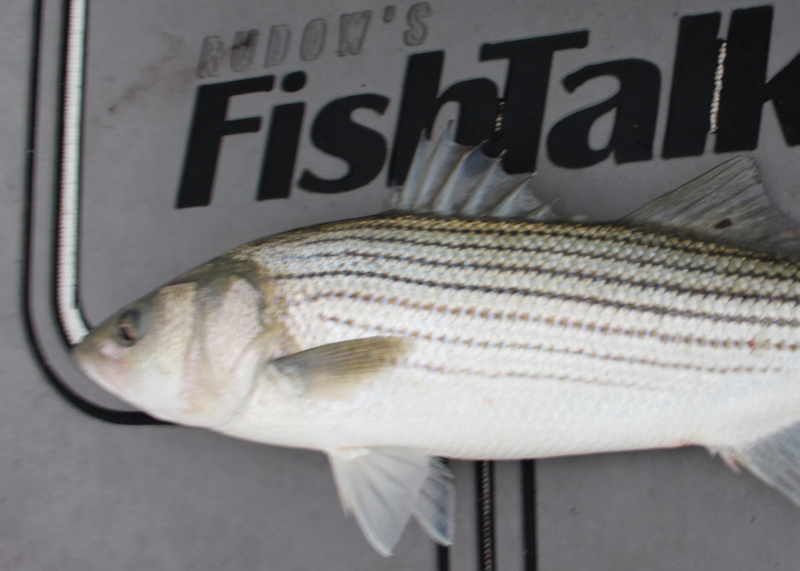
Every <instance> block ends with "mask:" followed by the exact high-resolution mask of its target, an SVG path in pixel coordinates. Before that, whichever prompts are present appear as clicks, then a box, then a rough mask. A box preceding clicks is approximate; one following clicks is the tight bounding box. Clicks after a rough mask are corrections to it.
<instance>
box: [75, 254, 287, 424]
mask: <svg viewBox="0 0 800 571" xmlns="http://www.w3.org/2000/svg"><path fill="white" fill-rule="evenodd" d="M243 266H244V267H243ZM258 283H259V282H258V279H257V276H254V275H253V274H252V271H251V268H250V267H248V266H247V265H243V264H241V263H238V262H231V261H229V260H227V259H225V258H220V259H218V260H215V261H213V262H211V263H209V264H206V265H205V266H202V267H200V268H198V269H196V270H192V271H191V272H188V273H187V274H184V275H183V276H181V277H180V278H178V279H177V280H175V281H173V282H172V283H170V284H168V285H166V286H164V287H162V288H160V289H158V290H156V291H155V292H153V293H152V294H149V295H147V296H145V297H143V298H142V299H140V300H138V301H136V302H134V303H132V304H130V305H129V306H127V307H125V308H123V309H122V310H120V311H119V312H118V313H117V314H116V315H114V316H113V317H111V318H110V319H108V320H107V321H106V322H104V323H103V324H101V325H100V326H98V327H97V328H95V329H94V330H92V332H91V333H89V335H87V337H86V338H85V339H84V340H83V341H82V342H81V343H80V344H78V345H77V346H76V347H75V348H74V354H75V357H76V360H77V362H78V364H79V366H80V367H81V369H83V371H84V372H85V373H86V374H87V375H88V376H89V377H90V378H92V379H93V380H94V381H96V382H97V383H98V384H100V385H101V386H103V387H104V388H106V389H107V390H109V391H110V392H111V393H113V394H114V395H116V396H118V397H119V398H121V399H123V400H125V401H126V402H129V403H130V404H132V405H134V406H135V407H137V408H140V409H142V410H145V411H147V412H149V413H151V414H153V415H154V416H156V417H158V418H161V419H163V420H169V421H172V422H178V423H180V424H187V425H192V426H203V427H209V428H213V427H215V426H219V425H221V424H224V423H225V422H227V421H228V420H229V419H230V418H231V416H232V415H233V414H235V412H236V411H237V410H238V408H239V407H240V406H242V403H243V402H244V400H245V399H246V398H247V396H248V395H249V394H250V391H251V389H252V386H253V383H254V381H255V378H256V376H257V375H258V373H259V371H260V370H261V367H262V366H263V363H264V361H265V358H266V357H265V356H267V355H270V354H271V347H272V345H273V340H274V339H275V338H276V335H275V334H274V331H273V329H271V328H270V326H269V323H268V322H267V323H265V318H264V300H263V299H264V298H263V293H262V291H261V289H260V287H259V286H258Z"/></svg>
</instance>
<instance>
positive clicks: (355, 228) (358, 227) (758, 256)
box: [256, 216, 794, 265]
mask: <svg viewBox="0 0 800 571" xmlns="http://www.w3.org/2000/svg"><path fill="white" fill-rule="evenodd" d="M398 221H402V222H405V223H400V224H398V223H397V222H398ZM315 230H316V231H315V232H314V233H311V232H308V231H306V230H305V229H304V230H301V231H297V232H296V235H295V234H294V233H287V234H283V235H280V237H279V239H278V240H276V242H277V243H280V244H290V243H298V242H309V243H317V242H318V241H319V240H318V239H320V238H321V239H323V240H324V239H325V238H324V236H326V235H327V234H330V233H340V232H352V234H349V235H348V236H346V237H344V239H347V238H360V237H363V236H360V234H359V232H362V231H365V230H367V231H382V230H396V231H399V232H403V233H406V234H410V235H412V238H411V239H408V240H404V241H405V242H406V243H410V244H423V243H425V244H428V243H430V242H429V241H427V240H422V241H420V238H422V236H420V238H415V237H413V235H414V234H425V233H427V234H444V235H453V234H461V235H474V236H482V237H487V236H489V237H497V238H508V237H511V236H520V237H528V236H529V237H533V236H537V237H543V238H570V239H578V240H586V241H608V242H612V243H616V244H628V245H636V246H641V247H652V248H657V249H665V250H670V251H680V252H688V253H701V254H709V255H715V256H733V257H736V258H741V259H746V260H754V261H758V262H761V261H777V262H783V263H790V264H791V263H792V262H791V260H789V259H787V258H786V257H785V256H784V255H783V254H780V253H773V252H768V251H758V250H751V249H748V248H743V247H738V246H735V245H731V244H725V243H721V242H714V241H704V240H701V239H693V238H691V237H689V236H682V235H678V234H675V233H671V232H670V231H669V230H665V231H664V232H657V231H651V230H647V229H638V228H628V227H626V226H614V225H613V224H603V223H598V224H581V223H570V222H525V221H502V222H500V221H492V220H489V221H483V220H462V219H432V218H422V217H417V216H405V217H401V218H381V217H375V218H364V219H360V220H349V221H346V222H340V223H333V224H330V225H326V226H325V227H323V228H319V227H318V228H316V229H315ZM261 243H262V242H258V243H257V244H261ZM257 244H256V245H257ZM440 245H442V246H444V245H445V244H440ZM487 247H488V246H487ZM792 265H794V264H792Z"/></svg>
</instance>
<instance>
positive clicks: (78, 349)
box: [70, 341, 130, 403]
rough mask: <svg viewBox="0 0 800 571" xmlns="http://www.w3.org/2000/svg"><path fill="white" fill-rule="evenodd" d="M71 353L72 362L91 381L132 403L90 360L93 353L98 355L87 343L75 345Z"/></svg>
mask: <svg viewBox="0 0 800 571" xmlns="http://www.w3.org/2000/svg"><path fill="white" fill-rule="evenodd" d="M70 353H71V356H72V361H73V362H74V363H75V365H76V366H77V367H78V369H79V370H80V371H81V372H82V373H83V374H84V375H86V377H88V378H89V380H91V381H92V382H93V383H95V384H96V385H98V386H99V387H100V388H102V389H104V390H105V391H107V392H109V393H111V394H112V395H114V396H115V397H117V398H118V399H120V400H121V401H123V402H126V403H129V402H130V401H129V400H128V399H127V398H125V397H124V396H123V395H122V394H121V392H120V390H119V388H118V387H116V386H114V383H112V382H111V381H110V380H108V379H107V377H106V375H103V374H102V371H101V370H100V368H99V367H98V366H97V363H96V362H95V361H94V360H92V359H91V358H89V356H90V355H91V354H92V353H95V354H96V353H97V351H96V349H95V350H94V351H90V350H89V348H88V347H87V344H86V341H82V342H81V343H78V344H77V345H73V346H72V347H71V348H70Z"/></svg>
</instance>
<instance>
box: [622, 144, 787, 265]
mask: <svg viewBox="0 0 800 571" xmlns="http://www.w3.org/2000/svg"><path fill="white" fill-rule="evenodd" d="M620 222H624V223H627V224H631V225H634V226H657V227H661V228H672V229H676V230H681V231H688V232H691V233H693V234H695V235H698V236H700V237H703V238H707V239H712V240H717V241H724V242H729V243H734V244H739V245H742V246H747V247H752V248H759V249H762V250H763V249H767V250H778V251H783V252H790V253H800V236H799V235H798V225H797V223H796V222H794V221H793V220H792V219H790V218H789V217H788V216H786V215H785V214H783V213H782V212H781V211H780V210H778V208H777V207H775V205H773V204H772V202H771V201H770V199H769V197H767V195H766V193H765V192H764V187H763V185H762V184H761V177H760V176H759V174H758V167H757V166H756V163H755V161H754V160H753V159H751V158H749V157H736V158H733V159H731V160H729V161H727V162H725V163H722V164H721V165H719V166H718V167H716V168H714V169H712V170H710V171H709V172H707V173H706V174H704V175H702V176H700V177H698V178H696V179H694V180H693V181H691V182H689V183H687V184H685V185H683V186H681V187H679V188H677V189H675V190H673V191H672V192H669V193H667V194H665V195H663V196H661V197H660V198H657V199H655V200H654V201H652V202H650V203H649V204H647V205H646V206H644V207H642V208H640V209H639V210H637V211H636V212H633V213H632V214H629V215H628V216H626V217H624V218H622V219H621V220H620Z"/></svg>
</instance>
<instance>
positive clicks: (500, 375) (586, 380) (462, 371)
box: [403, 363, 664, 392]
mask: <svg viewBox="0 0 800 571" xmlns="http://www.w3.org/2000/svg"><path fill="white" fill-rule="evenodd" d="M403 367H406V368H409V369H420V370H423V371H428V372H429V373H438V374H441V375H456V376H458V375H480V376H482V377H486V378H489V379H531V380H536V381H559V382H565V383H579V384H584V385H598V386H603V387H625V388H628V389H638V390H646V391H661V392H663V390H664V389H663V388H656V387H653V386H647V385H642V384H640V383H636V382H635V381H630V382H623V381H610V380H600V379H598V378H596V377H576V376H572V375H564V374H555V373H536V372H532V373H519V372H516V371H506V372H492V373H490V372H486V371H481V370H479V369H470V368H467V367H445V366H443V365H431V364H426V363H412V364H405V365H403Z"/></svg>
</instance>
